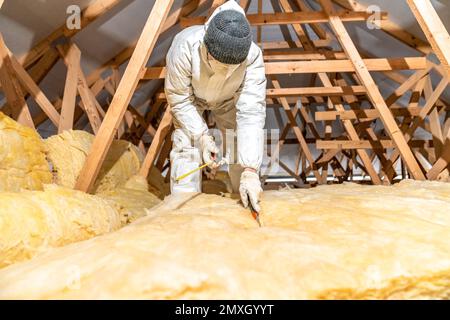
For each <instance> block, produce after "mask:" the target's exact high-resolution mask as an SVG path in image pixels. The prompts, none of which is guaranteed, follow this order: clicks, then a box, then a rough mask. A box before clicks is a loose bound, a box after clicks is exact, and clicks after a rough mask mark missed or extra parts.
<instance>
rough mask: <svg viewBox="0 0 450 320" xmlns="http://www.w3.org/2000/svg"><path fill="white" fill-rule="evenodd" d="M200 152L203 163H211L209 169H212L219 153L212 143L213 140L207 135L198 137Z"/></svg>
mask: <svg viewBox="0 0 450 320" xmlns="http://www.w3.org/2000/svg"><path fill="white" fill-rule="evenodd" d="M200 151H201V154H202V158H203V162H204V163H211V165H210V166H209V167H211V168H214V163H213V161H215V160H217V159H216V156H217V154H218V153H219V148H218V147H217V146H216V143H215V142H214V138H213V137H212V136H210V135H209V134H204V135H202V136H201V137H200Z"/></svg>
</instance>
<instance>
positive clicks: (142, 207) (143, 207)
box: [97, 175, 161, 224]
mask: <svg viewBox="0 0 450 320" xmlns="http://www.w3.org/2000/svg"><path fill="white" fill-rule="evenodd" d="M97 195H98V196H99V197H102V198H104V199H107V200H109V201H110V202H111V204H112V205H113V206H114V207H115V208H116V209H117V210H118V211H119V212H120V218H121V222H122V224H127V223H130V222H132V221H134V220H136V219H138V218H141V217H143V216H145V215H146V214H147V210H148V209H150V208H152V207H154V206H155V205H157V204H159V203H161V200H160V199H159V198H158V197H157V196H156V195H154V194H153V193H150V192H149V191H148V183H147V181H146V179H145V178H144V177H142V176H138V175H136V176H133V177H131V178H130V179H129V180H128V181H127V182H126V183H125V185H123V186H120V187H117V188H115V189H112V190H106V191H103V192H101V193H98V194H97Z"/></svg>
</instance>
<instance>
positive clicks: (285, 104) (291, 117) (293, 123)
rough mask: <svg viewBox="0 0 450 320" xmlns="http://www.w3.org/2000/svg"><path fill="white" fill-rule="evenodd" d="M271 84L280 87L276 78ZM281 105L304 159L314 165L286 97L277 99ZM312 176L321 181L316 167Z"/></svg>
mask: <svg viewBox="0 0 450 320" xmlns="http://www.w3.org/2000/svg"><path fill="white" fill-rule="evenodd" d="M272 84H273V86H274V87H275V89H280V84H279V82H278V80H275V79H272ZM278 100H279V101H280V103H281V105H282V106H283V109H284V111H285V113H286V116H287V117H288V120H289V123H290V125H291V128H292V130H293V131H294V134H295V136H296V138H297V140H298V142H299V143H300V147H301V148H302V150H303V152H304V153H305V156H306V159H307V160H308V162H309V164H310V166H311V167H314V165H315V163H314V158H313V156H312V153H311V151H310V150H309V148H308V144H307V143H306V140H305V137H304V136H303V134H302V131H301V130H300V128H299V126H298V124H297V121H296V120H295V115H294V114H293V113H292V110H291V107H290V106H289V103H288V102H287V100H286V98H279V99H278ZM313 172H314V176H315V177H316V179H317V181H322V178H321V176H320V173H319V171H318V170H317V168H314V169H313Z"/></svg>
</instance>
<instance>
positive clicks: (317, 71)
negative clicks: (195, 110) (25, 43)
mask: <svg viewBox="0 0 450 320" xmlns="http://www.w3.org/2000/svg"><path fill="white" fill-rule="evenodd" d="M80 2H81V1H80ZM137 2H139V1H137ZM224 2H225V1H224V0H214V1H212V0H184V1H174V0H155V1H140V2H139V3H140V5H141V6H140V8H141V9H145V10H147V11H145V10H141V11H140V12H141V13H140V14H141V15H143V13H142V11H145V12H149V15H148V18H147V22H146V23H145V25H144V26H143V27H142V28H140V30H141V31H140V36H138V35H137V34H136V40H131V41H128V42H130V43H127V44H126V45H122V46H120V45H119V46H116V48H115V49H116V50H115V51H116V52H110V51H109V50H107V49H102V48H103V47H105V48H108V46H112V45H111V43H110V42H111V41H110V40H109V39H108V37H107V36H106V35H103V36H101V37H100V36H98V35H92V37H94V38H96V42H95V44H92V43H91V45H86V41H84V40H83V34H89V33H93V32H92V30H90V27H92V25H95V24H96V23H98V21H103V22H102V23H103V24H107V23H109V22H110V21H111V23H112V22H113V21H114V19H119V18H120V17H119V16H116V15H117V14H118V12H121V10H126V9H127V6H132V5H134V1H132V0H95V1H83V3H82V4H80V6H81V5H83V7H82V8H81V9H82V10H81V16H80V28H72V27H70V24H69V23H68V22H67V21H69V20H67V21H64V22H63V23H62V24H61V26H60V27H58V28H57V29H55V30H54V31H53V32H51V33H50V34H48V35H47V36H45V37H43V38H41V39H39V41H37V40H35V41H32V46H31V49H29V50H27V52H22V53H15V52H14V50H12V47H11V45H12V46H18V45H17V43H16V42H17V41H16V39H14V37H12V36H11V34H10V33H8V32H10V31H8V30H7V29H6V28H5V29H3V28H2V29H1V31H2V34H3V33H8V35H9V36H8V37H6V36H3V35H0V54H1V60H0V61H1V66H0V84H1V91H2V92H3V100H2V102H1V106H0V111H1V112H3V113H4V114H6V115H9V116H11V117H12V118H14V119H16V120H17V121H18V122H19V123H21V124H24V125H26V126H29V127H31V128H36V129H37V130H38V131H39V132H41V133H42V134H43V135H48V133H49V132H50V133H52V134H53V133H61V132H64V131H65V130H69V129H84V130H87V131H90V132H92V133H94V134H95V139H94V142H93V145H92V148H91V150H90V152H89V154H88V156H87V160H86V162H85V164H84V167H83V169H82V170H81V173H80V175H79V177H78V180H77V183H76V188H77V189H79V190H82V191H90V190H91V188H92V186H93V184H94V183H95V180H96V178H97V175H98V173H99V170H100V167H101V165H102V163H103V161H104V159H105V157H106V154H107V152H108V150H109V148H110V146H111V143H112V142H113V140H115V139H118V138H120V139H125V140H129V141H130V142H132V143H133V144H135V145H137V146H138V147H139V148H140V149H141V150H142V151H143V152H144V153H145V154H146V157H145V160H144V162H143V165H142V167H141V169H140V175H142V176H144V177H146V176H147V175H148V174H149V172H150V170H151V168H152V167H156V168H157V169H158V170H160V171H161V172H165V173H167V172H168V170H170V163H169V160H168V156H169V152H170V149H171V145H172V142H171V132H172V130H173V124H172V116H171V113H170V107H169V106H168V104H167V101H166V99H165V94H164V90H163V88H164V82H163V80H164V76H165V59H164V55H165V52H166V51H167V48H168V45H170V42H171V39H172V38H173V36H174V35H175V34H176V33H177V32H179V30H181V29H182V28H187V27H189V26H193V25H201V24H203V23H204V22H205V21H206V19H207V18H208V16H209V15H210V14H211V13H212V12H213V11H214V9H215V8H217V7H218V6H219V5H221V4H222V3H224ZM372 2H373V3H370V1H360V2H359V1H355V0H317V1H312V0H264V1H262V0H241V1H240V2H239V4H240V5H241V6H242V7H243V8H244V10H246V12H247V16H248V20H249V22H250V24H251V25H252V26H253V27H254V41H255V42H256V43H257V44H258V45H259V46H260V47H261V48H262V49H263V54H264V60H265V68H266V74H267V79H268V87H267V109H268V111H267V114H268V120H267V129H269V130H271V129H277V130H279V131H278V139H276V141H275V142H273V141H272V140H271V137H268V143H267V158H268V165H267V166H266V167H265V168H264V170H263V171H262V175H263V179H264V181H265V184H266V187H267V188H269V187H270V185H271V184H276V183H277V181H284V182H285V183H289V184H291V185H294V186H301V185H305V184H326V183H327V181H334V182H343V181H348V180H358V179H359V180H364V181H368V182H370V183H372V184H376V185H378V184H392V183H393V182H394V181H396V180H398V179H402V178H412V179H416V180H437V179H447V178H448V169H449V161H450V116H449V115H450V109H449V108H450V106H449V102H448V101H449V98H450V97H449V91H448V82H449V76H450V67H449V63H450V38H449V34H448V32H447V30H446V27H445V26H444V24H443V23H442V21H441V18H440V16H439V15H438V13H437V12H436V10H435V7H433V5H432V3H431V2H430V1H429V0H425V1H422V0H406V1H404V2H403V1H401V2H402V5H404V6H405V8H403V9H407V10H409V14H410V15H411V16H412V17H414V21H413V22H414V24H415V27H411V28H404V27H402V26H400V24H398V23H397V22H396V21H394V20H393V19H392V15H393V14H394V12H387V11H383V10H382V6H378V4H377V3H376V1H372ZM438 2H439V1H438ZM18 3H20V2H18ZM395 3H397V1H396V2H395ZM50 4H51V1H48V4H47V5H50ZM22 5H23V4H22ZM43 5H44V6H45V1H44V4H43ZM435 5H436V4H435ZM438 5H439V3H438ZM12 6H13V4H12V2H11V1H6V2H5V3H4V4H3V8H2V14H4V15H5V16H7V15H8V13H10V12H12V10H13V8H12ZM447 12H448V10H447ZM62 18H63V19H66V18H67V19H69V18H70V17H67V16H63V17H62ZM130 18H131V20H132V16H128V18H127V19H128V22H126V23H125V25H126V24H127V23H128V24H132V23H134V22H133V21H130ZM60 19H61V17H60ZM102 19H103V20H102ZM119 20H120V19H119ZM30 23H31V22H30ZM117 23H118V25H119V26H120V23H122V22H121V21H119V22H117ZM419 27H420V28H419ZM96 28H97V30H98V29H101V26H99V25H97V26H96ZM138 29H139V28H138ZM411 30H415V31H417V30H419V32H422V35H421V36H417V35H416V33H414V34H413V33H411ZM127 40H130V39H127ZM367 43H369V45H367ZM10 44H11V45H10ZM368 46H370V47H369V48H368ZM389 46H391V47H393V48H401V50H400V49H398V50H391V52H387V53H386V52H385V53H384V54H385V55H383V56H381V55H380V51H382V50H381V47H389ZM18 47H19V46H18ZM94 49H96V50H98V51H102V50H103V51H105V52H107V53H108V54H109V57H108V58H107V59H106V60H105V61H101V62H100V63H98V60H97V63H96V64H90V65H89V66H86V61H87V59H88V58H89V55H92V51H94ZM117 49H118V50H117ZM111 51H112V49H111ZM385 51H386V50H385ZM86 55H87V56H88V57H86ZM56 68H57V69H58V72H59V73H56V72H55V70H54V69H56ZM55 74H56V75H55ZM49 78H51V79H53V82H49V80H48V79H49ZM58 79H59V81H58ZM61 80H62V81H61ZM49 83H50V84H51V85H50V86H53V88H51V89H49ZM55 88H59V89H56V90H55ZM205 117H206V119H207V121H208V124H209V125H210V126H211V127H213V126H214V119H213V118H211V117H209V115H208V114H205ZM271 141H272V142H271ZM286 154H289V155H290V156H289V157H285V155H286ZM292 159H295V160H292ZM273 163H276V164H277V169H276V170H274V168H273V166H272V164H273Z"/></svg>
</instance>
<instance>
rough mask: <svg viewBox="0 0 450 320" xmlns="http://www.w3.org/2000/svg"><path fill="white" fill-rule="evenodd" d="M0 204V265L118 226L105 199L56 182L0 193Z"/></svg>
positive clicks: (114, 215) (27, 257)
mask: <svg viewBox="0 0 450 320" xmlns="http://www.w3.org/2000/svg"><path fill="white" fill-rule="evenodd" d="M0 203H1V204H2V205H1V206H0V267H2V266H5V265H9V264H11V263H14V262H17V261H22V260H26V259H29V258H31V257H33V256H34V255H36V254H38V253H39V252H42V251H45V250H48V248H50V247H57V246H62V245H65V244H68V243H71V242H76V241H80V240H85V239H89V238H91V237H93V236H96V235H99V234H103V233H106V232H110V231H113V230H116V229H118V228H119V227H120V226H121V223H120V214H119V212H118V211H117V210H116V209H115V208H114V206H113V205H112V204H110V203H109V202H108V201H107V200H104V199H102V198H99V197H96V196H92V195H88V194H85V193H83V192H79V191H74V190H71V189H66V188H63V187H58V186H56V185H46V186H45V190H44V191H23V192H20V193H12V192H9V193H8V192H0Z"/></svg>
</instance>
